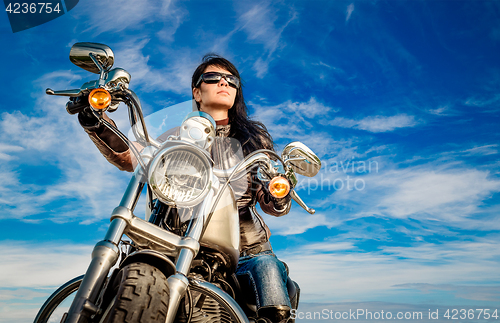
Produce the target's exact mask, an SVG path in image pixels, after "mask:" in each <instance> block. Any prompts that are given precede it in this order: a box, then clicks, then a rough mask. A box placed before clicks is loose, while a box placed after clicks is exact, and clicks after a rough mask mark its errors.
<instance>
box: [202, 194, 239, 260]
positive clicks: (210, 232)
mask: <svg viewBox="0 0 500 323" xmlns="http://www.w3.org/2000/svg"><path fill="white" fill-rule="evenodd" d="M214 202H215V199H214ZM200 244H201V246H202V247H208V248H210V249H213V250H216V251H218V252H220V253H222V254H223V256H224V258H226V260H227V261H228V262H229V267H230V268H231V269H233V270H235V269H236V265H237V264H238V259H239V257H240V219H239V215H238V207H237V205H236V199H235V196H234V192H233V189H232V188H231V186H228V187H227V188H226V189H225V190H224V192H223V193H222V196H221V199H220V200H219V203H218V204H217V207H216V209H215V212H214V214H213V216H212V218H211V220H210V223H209V224H208V226H207V229H206V231H205V234H204V235H203V237H202V238H201V240H200Z"/></svg>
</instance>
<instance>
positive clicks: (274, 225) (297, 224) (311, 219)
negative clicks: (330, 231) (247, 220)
mask: <svg viewBox="0 0 500 323" xmlns="http://www.w3.org/2000/svg"><path fill="white" fill-rule="evenodd" d="M294 204H295V203H294ZM260 213H261V214H264V213H263V212H260ZM265 221H266V224H267V225H268V226H269V228H270V229H271V231H272V232H273V234H276V235H283V236H286V235H295V234H301V233H304V232H306V231H307V230H309V229H312V228H316V227H320V226H325V227H327V228H332V227H334V226H337V225H339V224H341V223H342V221H340V220H337V219H331V218H330V217H328V216H327V215H326V214H322V213H321V212H318V213H315V214H309V213H307V212H306V211H304V210H303V209H302V208H301V207H299V206H298V205H296V204H295V205H294V208H293V210H292V211H290V213H289V214H287V215H286V218H281V217H280V218H276V217H272V216H266V217H265Z"/></svg>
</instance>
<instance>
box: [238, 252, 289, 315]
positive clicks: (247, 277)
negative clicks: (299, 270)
mask: <svg viewBox="0 0 500 323" xmlns="http://www.w3.org/2000/svg"><path fill="white" fill-rule="evenodd" d="M236 276H238V280H239V281H240V284H242V288H243V289H244V290H246V291H247V292H253V294H254V295H255V302H256V303H255V304H256V305H257V309H259V308H261V307H265V306H279V305H286V306H288V307H291V305H290V299H289V297H288V290H287V287H286V281H287V272H286V268H285V265H283V263H282V262H281V261H280V260H278V258H276V256H275V255H274V253H273V252H272V251H263V252H261V253H258V254H256V255H250V256H245V257H241V258H240V260H239V262H238V267H237V268H236Z"/></svg>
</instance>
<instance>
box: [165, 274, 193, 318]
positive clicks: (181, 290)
mask: <svg viewBox="0 0 500 323" xmlns="http://www.w3.org/2000/svg"><path fill="white" fill-rule="evenodd" d="M167 285H168V288H169V291H170V293H169V298H168V311H167V317H166V318H165V323H173V322H174V319H175V316H176V315H177V309H178V308H179V303H180V301H181V298H182V297H184V294H186V290H187V287H188V286H189V281H188V279H187V278H186V276H184V275H182V274H175V275H172V276H170V277H168V278H167Z"/></svg>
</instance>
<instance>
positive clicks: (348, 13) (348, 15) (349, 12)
mask: <svg viewBox="0 0 500 323" xmlns="http://www.w3.org/2000/svg"><path fill="white" fill-rule="evenodd" d="M353 12H354V3H351V4H350V5H348V6H347V9H346V17H345V22H348V21H349V19H351V15H352V13H353Z"/></svg>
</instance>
